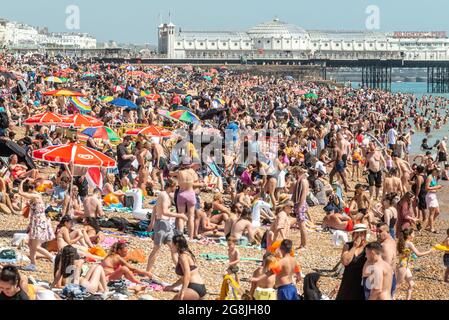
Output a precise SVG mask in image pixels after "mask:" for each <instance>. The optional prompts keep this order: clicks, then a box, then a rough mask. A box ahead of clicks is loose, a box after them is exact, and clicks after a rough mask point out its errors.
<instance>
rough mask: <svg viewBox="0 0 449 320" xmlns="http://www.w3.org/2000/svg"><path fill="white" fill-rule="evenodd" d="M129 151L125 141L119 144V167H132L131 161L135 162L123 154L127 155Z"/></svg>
mask: <svg viewBox="0 0 449 320" xmlns="http://www.w3.org/2000/svg"><path fill="white" fill-rule="evenodd" d="M127 154H128V151H127V150H126V147H125V145H124V144H123V143H121V144H119V145H118V146H117V166H118V167H119V169H129V168H131V163H132V162H133V161H132V160H131V159H128V160H125V159H123V156H126V155H127Z"/></svg>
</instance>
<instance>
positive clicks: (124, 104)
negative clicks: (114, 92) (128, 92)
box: [109, 98, 138, 109]
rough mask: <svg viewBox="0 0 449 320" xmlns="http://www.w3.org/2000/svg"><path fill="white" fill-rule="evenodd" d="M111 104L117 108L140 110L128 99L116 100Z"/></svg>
mask: <svg viewBox="0 0 449 320" xmlns="http://www.w3.org/2000/svg"><path fill="white" fill-rule="evenodd" d="M109 103H110V104H112V105H113V106H116V107H122V108H130V109H137V108H138V107H137V105H136V104H135V103H134V102H132V101H130V100H127V99H123V98H117V99H114V100H112V101H111V102H109Z"/></svg>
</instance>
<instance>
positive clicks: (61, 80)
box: [44, 77, 67, 83]
mask: <svg viewBox="0 0 449 320" xmlns="http://www.w3.org/2000/svg"><path fill="white" fill-rule="evenodd" d="M44 81H46V82H53V83H64V82H66V81H67V80H66V81H64V80H63V79H61V78H58V77H47V78H45V79H44Z"/></svg>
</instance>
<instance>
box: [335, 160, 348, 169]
mask: <svg viewBox="0 0 449 320" xmlns="http://www.w3.org/2000/svg"><path fill="white" fill-rule="evenodd" d="M345 167H346V164H345V162H344V161H343V160H338V161H337V163H336V164H335V170H337V172H345Z"/></svg>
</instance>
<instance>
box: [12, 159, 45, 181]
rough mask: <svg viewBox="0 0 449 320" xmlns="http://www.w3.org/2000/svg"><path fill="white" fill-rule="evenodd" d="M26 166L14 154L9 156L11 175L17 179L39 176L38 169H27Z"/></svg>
mask: <svg viewBox="0 0 449 320" xmlns="http://www.w3.org/2000/svg"><path fill="white" fill-rule="evenodd" d="M27 169H28V168H27V167H26V166H24V165H22V164H20V163H19V158H18V157H17V155H16V154H13V155H12V156H11V157H10V158H9V171H10V172H11V176H12V177H13V178H14V179H15V180H17V179H20V180H21V179H25V178H33V179H37V178H38V176H39V170H37V169H32V170H29V171H27Z"/></svg>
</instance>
